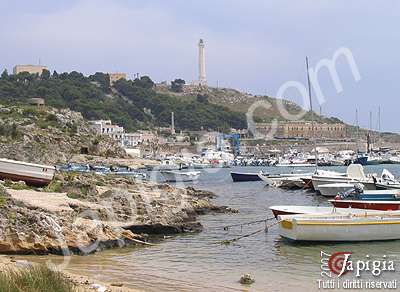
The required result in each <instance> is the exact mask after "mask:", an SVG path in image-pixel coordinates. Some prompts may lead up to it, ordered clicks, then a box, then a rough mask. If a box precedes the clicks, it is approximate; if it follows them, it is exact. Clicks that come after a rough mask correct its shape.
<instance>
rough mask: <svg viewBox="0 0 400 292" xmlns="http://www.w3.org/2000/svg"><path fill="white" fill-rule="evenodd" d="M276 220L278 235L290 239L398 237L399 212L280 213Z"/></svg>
mask: <svg viewBox="0 0 400 292" xmlns="http://www.w3.org/2000/svg"><path fill="white" fill-rule="evenodd" d="M278 220H279V235H280V236H281V237H284V238H287V239H290V240H294V241H336V242H337V241H373V240H393V239H400V211H382V212H372V213H369V212H367V211H366V210H365V212H364V214H347V215H344V214H330V215H327V214H314V215H310V214H306V215H282V216H279V217H278Z"/></svg>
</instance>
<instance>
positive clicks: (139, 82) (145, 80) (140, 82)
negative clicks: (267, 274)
mask: <svg viewBox="0 0 400 292" xmlns="http://www.w3.org/2000/svg"><path fill="white" fill-rule="evenodd" d="M133 84H134V85H135V86H138V87H142V88H146V89H151V88H153V86H154V82H153V80H151V79H150V77H149V76H142V77H140V79H138V78H136V79H135V80H134V81H133Z"/></svg>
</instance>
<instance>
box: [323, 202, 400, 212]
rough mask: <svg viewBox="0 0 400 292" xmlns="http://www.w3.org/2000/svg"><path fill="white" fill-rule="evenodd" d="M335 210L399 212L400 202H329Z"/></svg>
mask: <svg viewBox="0 0 400 292" xmlns="http://www.w3.org/2000/svg"><path fill="white" fill-rule="evenodd" d="M329 202H331V204H332V205H333V206H335V207H336V208H357V209H370V210H382V211H389V210H400V201H361V200H329Z"/></svg>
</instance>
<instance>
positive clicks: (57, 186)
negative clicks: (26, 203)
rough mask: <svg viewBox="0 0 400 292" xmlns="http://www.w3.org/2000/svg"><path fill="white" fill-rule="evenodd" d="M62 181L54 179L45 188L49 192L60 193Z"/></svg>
mask: <svg viewBox="0 0 400 292" xmlns="http://www.w3.org/2000/svg"><path fill="white" fill-rule="evenodd" d="M62 185H63V184H62V182H61V181H59V180H52V181H51V182H50V184H49V185H48V186H46V187H45V188H44V189H43V190H44V191H45V192H49V193H59V192H61V189H62Z"/></svg>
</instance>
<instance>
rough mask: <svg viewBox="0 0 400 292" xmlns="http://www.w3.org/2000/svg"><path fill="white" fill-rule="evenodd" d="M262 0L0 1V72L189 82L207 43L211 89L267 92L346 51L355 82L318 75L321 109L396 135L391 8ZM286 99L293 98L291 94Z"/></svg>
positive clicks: (397, 38) (396, 40)
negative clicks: (27, 67)
mask: <svg viewBox="0 0 400 292" xmlns="http://www.w3.org/2000/svg"><path fill="white" fill-rule="evenodd" d="M371 2H372V1H369V2H367V1H345V0H343V1H299V0H296V1H282V0H279V1H266V0H253V1H252V0H247V1H244V0H243V1H235V0H221V1H218V0H197V1H190V0H181V1H178V0H159V1H151V0H146V1H143V0H142V1H136V0H114V1H111V0H68V1H67V0H43V1H42V0H34V1H33V0H26V1H22V0H10V1H8V0H0V17H1V25H0V41H1V45H0V56H1V57H0V68H1V67H4V68H7V69H8V70H9V71H11V70H12V67H13V65H14V64H32V63H33V64H37V63H38V61H39V58H40V60H41V62H42V64H45V65H47V66H48V67H49V69H50V70H57V71H58V72H62V71H72V70H77V71H81V72H83V73H85V74H91V73H93V72H96V71H123V72H127V73H128V74H129V75H130V76H133V74H134V73H136V72H139V73H141V74H142V75H143V74H148V75H150V76H151V77H152V78H153V79H154V80H155V81H163V80H172V79H174V78H177V77H180V78H183V79H185V80H186V81H188V82H190V81H193V80H195V79H196V78H197V42H198V40H199V38H203V39H204V41H205V45H206V74H207V80H208V82H209V84H210V85H212V86H215V85H216V84H217V81H218V83H219V85H220V86H224V87H233V88H237V89H241V90H245V91H248V92H251V93H255V94H266V93H267V94H268V95H271V96H275V95H276V93H277V91H278V89H279V87H280V86H281V85H282V84H284V83H285V82H287V81H290V80H293V81H299V82H303V83H305V81H306V74H305V65H304V58H305V56H306V55H308V56H309V59H310V65H311V67H313V66H315V65H316V64H317V63H318V62H319V61H320V60H321V59H323V58H332V56H333V54H334V53H335V51H337V50H338V49H339V48H340V47H346V48H348V49H350V51H351V52H352V55H353V57H354V60H355V62H356V65H357V67H358V70H359V73H360V75H361V79H360V80H359V81H358V82H357V81H355V80H354V78H353V75H352V74H351V71H350V69H349V66H348V63H347V62H346V61H345V59H344V58H342V59H340V58H339V59H338V61H337V64H338V65H337V72H338V75H339V78H340V80H341V81H342V86H343V91H342V92H339V93H338V92H337V91H336V89H335V87H334V86H333V83H332V79H331V78H330V76H329V74H328V73H327V72H328V71H327V70H326V69H321V71H320V75H319V79H320V81H321V86H322V89H323V92H324V94H325V96H326V102H325V103H324V104H323V105H322V111H323V113H324V114H326V115H330V116H331V115H334V116H338V117H340V118H342V119H344V120H345V121H347V122H350V123H354V121H355V109H356V108H358V109H359V120H360V124H361V126H365V127H367V126H368V125H369V112H370V111H372V112H373V127H374V128H376V127H377V119H376V118H377V111H378V106H379V105H380V106H381V109H382V129H383V130H388V131H389V130H390V131H397V132H400V123H399V119H398V116H399V114H398V113H399V107H400V101H399V97H398V94H399V91H400V80H399V73H398V72H399V69H398V66H399V65H400V58H399V53H400V33H399V31H398V29H399V24H400V3H398V2H397V3H396V1H374V2H373V4H371ZM285 96H286V97H288V98H289V99H292V100H294V101H297V102H298V101H299V96H298V93H296V91H294V90H292V91H288V92H287V94H286V95H285Z"/></svg>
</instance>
